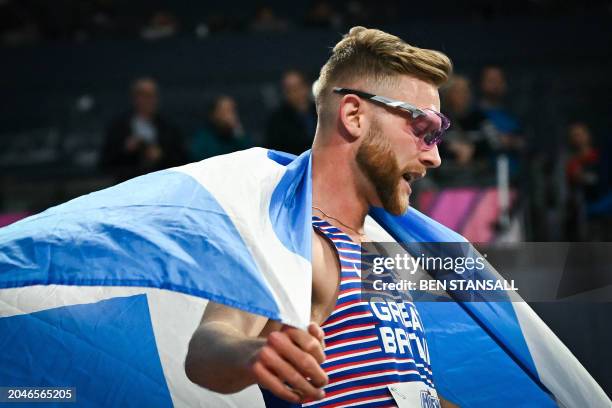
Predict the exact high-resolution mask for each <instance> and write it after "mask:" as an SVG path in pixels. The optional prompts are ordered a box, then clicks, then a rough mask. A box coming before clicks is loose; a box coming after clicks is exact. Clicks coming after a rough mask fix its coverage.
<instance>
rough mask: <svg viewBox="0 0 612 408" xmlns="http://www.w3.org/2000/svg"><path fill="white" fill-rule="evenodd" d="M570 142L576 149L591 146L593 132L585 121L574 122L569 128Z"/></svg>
mask: <svg viewBox="0 0 612 408" xmlns="http://www.w3.org/2000/svg"><path fill="white" fill-rule="evenodd" d="M568 136H569V143H570V145H571V146H572V147H573V148H575V149H576V150H582V149H585V148H588V147H590V146H591V133H590V132H589V128H588V127H587V126H586V125H585V124H584V123H574V124H571V125H570V126H569V129H568Z"/></svg>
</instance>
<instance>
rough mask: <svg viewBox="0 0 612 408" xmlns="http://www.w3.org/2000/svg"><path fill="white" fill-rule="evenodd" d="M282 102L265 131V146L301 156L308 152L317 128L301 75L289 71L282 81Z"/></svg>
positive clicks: (308, 95) (307, 87)
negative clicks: (305, 151)
mask: <svg viewBox="0 0 612 408" xmlns="http://www.w3.org/2000/svg"><path fill="white" fill-rule="evenodd" d="M282 87H283V95H284V98H285V100H284V102H283V104H282V105H281V106H280V108H278V110H276V111H275V112H274V113H272V115H271V116H270V119H269V120H268V124H267V130H266V147H269V148H271V149H275V150H280V151H283V152H288V153H293V154H300V153H302V152H303V151H304V150H308V149H310V146H311V145H312V136H313V134H314V132H315V128H316V126H317V113H316V109H315V106H314V104H313V102H312V100H311V96H310V95H311V90H310V86H309V85H308V82H307V81H306V78H305V77H304V74H303V73H301V72H300V71H296V70H289V71H287V72H285V73H284V74H283V79H282Z"/></svg>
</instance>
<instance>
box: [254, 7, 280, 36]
mask: <svg viewBox="0 0 612 408" xmlns="http://www.w3.org/2000/svg"><path fill="white" fill-rule="evenodd" d="M249 28H250V29H251V30H252V31H286V30H287V29H288V28H289V22H288V21H287V20H285V19H282V18H280V17H278V16H277V15H276V14H275V13H274V10H272V8H271V7H270V6H261V7H259V8H258V9H257V11H256V12H255V17H254V18H253V21H252V22H251V24H250V25H249Z"/></svg>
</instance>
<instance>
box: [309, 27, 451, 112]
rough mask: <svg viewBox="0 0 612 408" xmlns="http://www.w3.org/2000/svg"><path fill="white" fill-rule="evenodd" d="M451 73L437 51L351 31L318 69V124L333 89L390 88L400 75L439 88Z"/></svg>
mask: <svg viewBox="0 0 612 408" xmlns="http://www.w3.org/2000/svg"><path fill="white" fill-rule="evenodd" d="M451 72H452V63H451V61H450V59H449V58H448V57H447V56H446V55H444V54H443V53H441V52H439V51H434V50H428V49H424V48H418V47H415V46H412V45H410V44H407V43H406V42H404V41H403V40H402V39H401V38H399V37H396V36H394V35H392V34H388V33H385V32H384V31H380V30H376V29H368V28H365V27H353V28H351V30H350V31H349V32H348V34H346V35H345V36H344V37H343V38H342V40H340V42H338V44H336V46H335V47H334V48H333V50H332V55H331V57H330V58H329V60H327V62H326V63H325V65H323V68H321V74H320V75H319V79H318V80H317V82H316V86H315V89H314V94H315V100H316V103H317V111H318V113H319V121H322V120H324V119H325V116H327V113H326V109H325V101H326V100H327V98H328V96H329V95H330V93H331V91H332V87H334V86H340V85H344V86H347V85H349V84H351V83H353V82H355V81H357V80H359V81H362V82H365V83H366V84H368V85H371V86H376V87H377V88H379V87H380V86H381V85H383V86H393V85H395V84H396V82H397V81H398V80H399V76H400V75H410V76H413V77H416V78H418V79H421V80H423V81H426V82H429V83H431V84H433V85H435V86H437V87H439V86H440V85H442V84H444V83H445V82H446V81H447V80H448V77H449V76H450V74H451ZM364 90H365V91H372V89H364Z"/></svg>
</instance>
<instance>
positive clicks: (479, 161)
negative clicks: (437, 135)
mask: <svg viewBox="0 0 612 408" xmlns="http://www.w3.org/2000/svg"><path fill="white" fill-rule="evenodd" d="M442 97H443V100H444V102H443V104H442V106H443V108H444V113H445V114H446V116H448V117H449V119H450V120H451V123H452V126H451V128H450V130H449V131H448V133H447V135H446V137H445V141H444V143H442V144H441V145H440V155H441V156H442V159H443V160H444V166H443V168H441V169H440V170H439V171H437V172H436V174H437V175H438V176H439V178H440V179H441V180H444V181H445V182H446V183H450V184H457V183H459V184H473V183H476V182H480V181H484V180H483V179H482V177H483V176H487V175H491V174H492V170H491V165H490V156H491V149H490V146H489V140H488V139H489V138H490V137H491V135H494V134H495V131H494V129H493V127H492V125H491V122H489V120H487V118H486V116H485V115H484V114H483V113H482V112H480V111H479V110H475V109H473V107H472V90H471V88H470V83H469V81H468V80H467V78H465V77H462V76H459V75H456V76H454V77H452V78H451V80H450V81H449V82H448V85H447V86H446V87H445V88H444V89H443V93H442ZM452 180H455V181H456V183H455V182H453V181H452Z"/></svg>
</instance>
